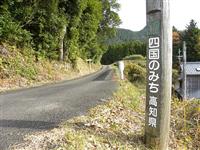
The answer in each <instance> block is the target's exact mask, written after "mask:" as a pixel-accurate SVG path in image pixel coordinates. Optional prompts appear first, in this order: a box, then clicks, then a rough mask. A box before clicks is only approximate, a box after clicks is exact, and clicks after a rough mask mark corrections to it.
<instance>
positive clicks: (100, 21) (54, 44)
mask: <svg viewBox="0 0 200 150" xmlns="http://www.w3.org/2000/svg"><path fill="white" fill-rule="evenodd" d="M119 7H120V6H119V4H118V3H117V1H116V0H48V1H43V0H1V1H0V43H4V42H6V43H8V44H9V45H15V46H17V47H18V48H21V49H23V48H24V47H26V48H27V47H28V48H30V51H31V50H32V52H31V53H33V54H34V56H35V59H36V61H37V60H38V59H39V58H40V57H44V58H48V59H59V60H60V61H63V60H70V61H71V62H73V61H75V60H76V58H77V57H81V58H82V59H88V58H90V59H93V61H98V60H99V59H100V56H101V55H102V54H103V52H104V50H105V48H104V41H105V39H106V38H108V37H111V36H113V35H114V34H115V28H116V27H117V26H118V25H119V24H120V18H119V16H118V14H117V11H118V9H119Z"/></svg>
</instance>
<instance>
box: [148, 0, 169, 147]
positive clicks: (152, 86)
mask: <svg viewBox="0 0 200 150" xmlns="http://www.w3.org/2000/svg"><path fill="white" fill-rule="evenodd" d="M169 4H170V0H146V6H147V38H148V42H147V43H148V45H147V91H146V115H145V143H146V146H147V147H151V148H153V149H159V150H166V149H168V141H169V128H170V107H171V85H172V28H171V24H170V8H169V7H170V5H169Z"/></svg>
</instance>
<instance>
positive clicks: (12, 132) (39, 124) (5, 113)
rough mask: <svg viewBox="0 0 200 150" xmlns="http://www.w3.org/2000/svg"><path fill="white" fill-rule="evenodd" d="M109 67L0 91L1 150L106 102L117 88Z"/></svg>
mask: <svg viewBox="0 0 200 150" xmlns="http://www.w3.org/2000/svg"><path fill="white" fill-rule="evenodd" d="M112 76H113V71H112V69H111V68H109V67H108V66H106V67H103V69H102V70H101V71H99V72H97V73H94V74H92V75H89V76H85V77H83V78H79V79H76V80H70V81H64V82H60V83H57V84H50V85H45V86H41V87H36V88H29V89H24V90H17V91H11V92H7V93H2V94H0V150H6V149H8V147H9V145H10V144H14V143H18V142H20V141H22V138H23V136H24V135H26V134H29V133H31V132H35V131H40V130H46V129H51V128H53V127H56V126H57V125H58V124H59V123H60V122H62V121H65V120H67V119H69V118H72V117H74V116H78V115H82V114H84V113H85V112H87V110H88V109H89V108H91V107H94V106H95V105H97V104H100V103H102V101H101V99H102V98H103V99H105V98H108V97H110V96H111V95H112V93H113V92H114V91H115V90H116V88H117V83H116V82H115V81H113V80H112Z"/></svg>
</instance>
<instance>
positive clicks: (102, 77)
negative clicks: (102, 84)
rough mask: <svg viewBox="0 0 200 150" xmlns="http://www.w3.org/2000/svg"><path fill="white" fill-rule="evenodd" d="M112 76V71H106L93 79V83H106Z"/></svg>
mask: <svg viewBox="0 0 200 150" xmlns="http://www.w3.org/2000/svg"><path fill="white" fill-rule="evenodd" d="M112 75H113V70H106V71H105V72H103V73H102V74H101V75H100V76H98V77H96V78H95V79H93V81H106V80H111V79H112Z"/></svg>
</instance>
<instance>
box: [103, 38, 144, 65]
mask: <svg viewBox="0 0 200 150" xmlns="http://www.w3.org/2000/svg"><path fill="white" fill-rule="evenodd" d="M134 54H140V55H142V56H145V55H146V44H145V43H143V42H140V41H130V42H126V43H120V44H115V45H110V46H109V47H108V51H107V52H106V53H104V55H103V56H102V59H101V63H102V64H112V63H114V62H116V61H118V60H122V59H123V58H125V57H126V56H130V55H134Z"/></svg>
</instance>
